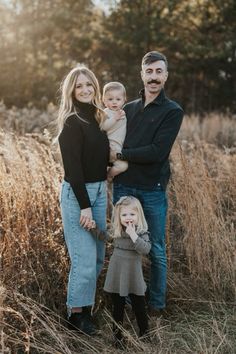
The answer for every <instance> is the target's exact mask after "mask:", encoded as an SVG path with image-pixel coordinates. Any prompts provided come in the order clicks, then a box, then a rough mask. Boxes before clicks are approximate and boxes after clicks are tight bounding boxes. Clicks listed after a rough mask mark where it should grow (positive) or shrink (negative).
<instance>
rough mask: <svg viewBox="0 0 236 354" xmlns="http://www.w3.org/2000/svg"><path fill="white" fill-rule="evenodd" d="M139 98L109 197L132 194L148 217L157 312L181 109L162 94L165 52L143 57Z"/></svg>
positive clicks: (162, 294) (130, 110) (129, 112)
mask: <svg viewBox="0 0 236 354" xmlns="http://www.w3.org/2000/svg"><path fill="white" fill-rule="evenodd" d="M141 77H142V81H143V84H144V89H143V90H142V91H141V98H140V99H137V100H135V101H132V102H130V103H128V104H127V105H126V106H125V108H124V110H125V113H126V116H127V134H126V138H125V142H124V147H123V149H122V152H121V154H119V153H118V154H117V156H116V157H117V158H118V159H121V160H126V161H128V164H129V166H128V170H127V171H125V172H123V173H121V174H120V175H118V176H116V177H115V178H114V185H113V199H114V203H115V202H116V201H117V200H118V199H119V198H120V197H122V196H125V195H133V196H135V197H137V198H138V199H139V200H140V202H141V204H142V206H143V210H144V214H145V217H146V220H147V223H148V227H149V231H150V237H151V242H152V248H151V252H150V257H151V274H150V284H149V308H150V310H151V311H152V312H154V313H158V312H160V310H162V309H164V308H165V306H166V273H167V262H166V247H165V226H166V212H167V198H166V192H165V190H166V187H167V183H168V181H169V178H170V164H169V154H170V152H171V148H172V146H173V143H174V141H175V139H176V136H177V134H178V132H179V129H180V126H181V123H182V119H183V110H182V108H181V107H180V106H179V105H178V104H177V103H176V102H174V101H171V100H170V99H168V98H167V97H166V96H165V92H164V85H165V82H166V80H167V78H168V63H167V59H166V57H165V56H164V55H163V54H161V53H159V52H156V51H152V52H149V53H147V54H146V55H145V56H144V57H143V59H142V70H141Z"/></svg>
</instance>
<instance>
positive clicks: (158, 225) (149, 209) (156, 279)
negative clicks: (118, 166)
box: [113, 183, 167, 309]
mask: <svg viewBox="0 0 236 354" xmlns="http://www.w3.org/2000/svg"><path fill="white" fill-rule="evenodd" d="M128 195H132V196H134V197H136V198H137V199H139V201H140V203H141V204H142V207H143V211H144V215H145V218H146V220H147V223H148V230H149V232H150V239H151V243H152V248H151V251H150V258H151V275H150V284H149V305H150V306H151V307H152V308H154V309H163V308H165V305H166V304H165V301H166V274H167V261H166V244H165V226H166V213H167V197H166V192H165V191H164V190H163V189H162V187H161V185H160V184H157V186H156V187H155V188H153V189H152V190H145V188H141V187H132V186H126V185H123V184H118V183H114V185H113V202H114V204H115V203H116V202H117V201H118V200H119V199H120V197H123V196H128Z"/></svg>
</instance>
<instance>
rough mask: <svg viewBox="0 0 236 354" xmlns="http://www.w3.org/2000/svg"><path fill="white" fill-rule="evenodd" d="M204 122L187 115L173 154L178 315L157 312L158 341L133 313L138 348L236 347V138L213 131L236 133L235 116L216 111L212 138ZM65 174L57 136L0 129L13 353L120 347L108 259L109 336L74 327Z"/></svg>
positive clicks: (104, 323) (3, 315)
mask: <svg viewBox="0 0 236 354" xmlns="http://www.w3.org/2000/svg"><path fill="white" fill-rule="evenodd" d="M206 119H207V118H206ZM197 122H198V123H196V121H194V118H193V117H190V118H189V121H188V120H185V123H184V126H183V128H182V131H181V133H180V139H179V142H178V143H177V144H176V145H175V148H174V151H173V154H172V171H173V175H172V180H171V183H170V187H169V218H168V220H169V221H168V254H169V260H170V262H169V263H170V264H169V276H168V308H169V310H168V314H169V315H168V318H167V319H162V320H160V319H158V320H152V321H151V327H152V342H151V343H150V344H143V343H141V342H140V341H139V340H138V338H137V337H136V335H135V326H134V324H133V321H132V320H131V321H126V324H125V327H126V329H128V332H125V333H126V334H127V338H128V343H129V345H128V349H127V351H128V352H142V351H145V352H147V353H152V352H156V346H158V351H159V353H231V352H232V353H233V348H234V346H235V343H236V340H235V337H234V335H233V329H235V327H236V325H235V323H234V321H233V310H232V305H233V303H234V302H235V259H234V251H235V225H236V188H235V187H236V153H235V143H234V142H231V143H230V144H228V145H226V144H225V143H224V144H223V143H222V144H217V146H216V145H215V144H213V140H212V139H213V138H212V137H216V136H217V134H218V133H219V129H221V131H222V132H223V134H224V136H222V142H223V141H224V142H229V141H231V140H230V139H231V137H229V136H228V134H231V135H232V131H233V132H235V131H236V129H235V128H236V123H235V121H234V120H230V122H231V123H230V124H231V129H228V124H229V123H228V120H227V119H225V120H224V122H226V123H225V124H226V125H224V124H223V123H219V118H217V120H216V123H215V120H214V119H213V118H212V117H209V121H208V123H207V122H205V123H204V124H205V128H204V129H205V130H204V134H205V137H210V136H211V138H209V142H208V141H203V140H202V136H200V133H198V134H196V131H198V132H200V131H201V129H202V127H199V126H198V125H199V124H200V121H197ZM217 122H218V123H217ZM190 123H191V124H190ZM194 124H195V126H194ZM220 124H221V125H220ZM193 126H194V127H195V128H194V129H193ZM219 127H220V128H219ZM206 130H208V133H207V131H206ZM213 131H214V133H213ZM231 135H230V136H231ZM226 146H227V148H226ZM61 178H62V168H61V166H60V163H58V162H57V160H55V158H54V155H53V154H52V151H51V147H50V145H49V141H48V140H47V137H42V136H40V135H25V136H18V135H15V134H13V133H7V132H4V131H1V132H0V233H1V239H0V242H1V251H0V252H1V253H0V256H1V282H2V288H1V290H0V309H1V310H0V323H1V326H2V331H1V346H2V352H3V353H4V352H5V353H7V352H8V353H9V352H12V353H17V352H19V353H23V352H29V353H78V352H83V353H91V352H95V353H96V352H97V351H100V352H104V353H105V352H106V353H109V352H114V349H113V347H112V342H111V337H112V331H111V319H110V318H109V316H108V315H107V313H106V312H105V311H104V310H102V308H103V306H109V304H108V303H107V302H106V300H104V295H103V293H102V290H101V288H102V284H103V280H104V274H105V269H104V272H103V275H102V278H101V279H100V282H99V290H98V301H97V310H98V311H97V316H98V320H99V322H100V326H101V328H102V331H101V333H100V337H99V338H93V339H92V340H91V339H90V340H87V338H86V337H82V338H81V337H78V336H76V335H75V334H71V333H69V332H68V331H67V330H66V329H65V327H64V324H65V323H64V322H63V318H64V317H65V305H64V303H65V297H66V282H67V273H68V257H67V253H66V250H65V246H64V240H63V232H62V226H61V217H60V210H59V186H60V179H61ZM106 266H107V262H106ZM105 268H106V267H105Z"/></svg>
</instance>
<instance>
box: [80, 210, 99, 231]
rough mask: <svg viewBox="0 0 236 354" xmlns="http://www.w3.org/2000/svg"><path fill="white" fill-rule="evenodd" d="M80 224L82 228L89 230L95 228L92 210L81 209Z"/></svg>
mask: <svg viewBox="0 0 236 354" xmlns="http://www.w3.org/2000/svg"><path fill="white" fill-rule="evenodd" d="M79 222H80V225H81V226H82V227H84V228H85V229H88V230H90V229H91V228H93V227H95V221H94V220H93V216H92V209H91V208H86V209H81V212H80V220H79Z"/></svg>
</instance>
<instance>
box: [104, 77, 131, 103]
mask: <svg viewBox="0 0 236 354" xmlns="http://www.w3.org/2000/svg"><path fill="white" fill-rule="evenodd" d="M113 90H120V91H122V93H123V95H124V99H126V90H125V87H124V85H122V84H121V83H120V82H118V81H111V82H108V83H107V84H106V85H105V86H104V87H103V91H102V99H104V97H105V95H106V94H107V92H109V91H113Z"/></svg>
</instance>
